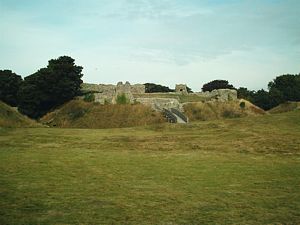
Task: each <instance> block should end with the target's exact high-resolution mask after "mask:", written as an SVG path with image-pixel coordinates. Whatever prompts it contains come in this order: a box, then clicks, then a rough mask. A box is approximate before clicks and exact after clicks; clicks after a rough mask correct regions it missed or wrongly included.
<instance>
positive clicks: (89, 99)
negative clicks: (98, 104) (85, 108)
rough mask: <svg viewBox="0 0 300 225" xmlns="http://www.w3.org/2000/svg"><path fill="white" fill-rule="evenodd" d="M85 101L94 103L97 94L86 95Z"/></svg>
mask: <svg viewBox="0 0 300 225" xmlns="http://www.w3.org/2000/svg"><path fill="white" fill-rule="evenodd" d="M83 100H84V101H85V102H94V101H95V94H94V93H87V94H85V95H84V97H83Z"/></svg>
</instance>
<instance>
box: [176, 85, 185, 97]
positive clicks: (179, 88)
mask: <svg viewBox="0 0 300 225" xmlns="http://www.w3.org/2000/svg"><path fill="white" fill-rule="evenodd" d="M175 92H176V93H181V94H184V95H187V94H188V91H187V87H186V84H176V86H175Z"/></svg>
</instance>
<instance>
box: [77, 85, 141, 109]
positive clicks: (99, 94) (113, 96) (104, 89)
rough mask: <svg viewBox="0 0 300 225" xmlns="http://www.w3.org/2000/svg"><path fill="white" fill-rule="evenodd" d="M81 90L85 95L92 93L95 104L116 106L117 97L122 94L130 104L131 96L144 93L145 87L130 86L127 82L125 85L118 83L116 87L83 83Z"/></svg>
mask: <svg viewBox="0 0 300 225" xmlns="http://www.w3.org/2000/svg"><path fill="white" fill-rule="evenodd" d="M81 90H82V91H83V92H86V93H88V92H92V93H93V94H94V96H95V102H99V103H100V104H116V100H117V97H118V96H120V95H123V94H124V95H125V96H126V98H127V99H128V100H129V102H130V103H133V102H134V97H133V94H143V93H145V85H143V84H135V85H131V84H130V83H129V82H128V81H127V82H126V83H125V84H123V83H122V82H118V84H117V85H112V84H88V83H83V84H82V85H81Z"/></svg>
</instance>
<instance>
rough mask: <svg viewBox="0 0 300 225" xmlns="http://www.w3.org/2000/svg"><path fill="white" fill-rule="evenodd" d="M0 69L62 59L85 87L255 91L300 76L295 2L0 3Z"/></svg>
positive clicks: (24, 71)
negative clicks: (222, 84)
mask: <svg viewBox="0 0 300 225" xmlns="http://www.w3.org/2000/svg"><path fill="white" fill-rule="evenodd" d="M0 30H1V31H0V69H10V70H13V71H14V72H15V73H17V74H19V75H22V77H25V76H28V75H30V74H33V73H34V72H36V71H37V70H38V69H40V68H42V67H46V66H47V64H48V61H49V60H50V59H54V58H58V57H59V56H62V55H68V56H71V57H72V58H74V59H75V63H76V64H77V65H80V66H83V67H84V70H83V73H84V76H83V80H84V82H89V83H111V84H116V83H117V82H118V81H123V82H125V81H129V82H130V83H132V84H135V83H146V82H151V83H159V84H162V85H167V86H169V87H171V88H174V87H175V84H177V83H184V84H187V85H188V86H189V87H191V88H192V89H193V90H194V91H199V90H200V89H201V87H202V86H203V84H204V83H207V82H209V81H212V80H215V79H225V80H228V81H229V82H230V83H232V84H233V85H234V86H236V87H247V88H248V89H252V90H258V89H261V88H267V84H268V82H269V81H271V80H273V79H274V78H275V77H276V76H279V75H282V74H287V73H289V74H298V73H300V1H299V0H210V1H209V0H47V1H44V0H26V1H22V0H0Z"/></svg>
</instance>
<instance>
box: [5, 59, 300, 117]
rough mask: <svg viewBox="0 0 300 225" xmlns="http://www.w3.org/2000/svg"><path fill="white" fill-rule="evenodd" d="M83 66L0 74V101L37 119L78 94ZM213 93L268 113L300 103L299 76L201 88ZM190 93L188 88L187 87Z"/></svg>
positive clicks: (58, 63)
mask: <svg viewBox="0 0 300 225" xmlns="http://www.w3.org/2000/svg"><path fill="white" fill-rule="evenodd" d="M82 69H83V67H82V66H77V65H76V64H75V60H74V59H73V58H71V57H69V56H61V57H59V58H57V59H51V60H49V62H48V65H47V67H45V68H41V69H39V70H38V71H37V72H35V73H34V74H32V75H29V76H27V77H25V78H24V79H22V77H21V76H20V75H17V74H15V73H14V72H12V71H11V70H0V100H1V101H3V102H5V103H7V104H9V105H11V106H14V107H18V110H19V111H20V112H21V113H23V114H25V115H27V116H29V117H31V118H35V119H37V118H40V117H42V116H43V115H45V114H46V113H47V112H49V111H51V110H52V109H55V108H56V107H57V106H59V105H61V104H63V103H65V102H67V101H69V100H71V99H73V98H74V97H75V96H78V95H80V94H81V91H80V86H81V84H82V79H81V78H82V76H83V74H82ZM145 88H146V93H155V92H174V89H170V88H169V87H166V86H163V85H159V84H153V83H146V84H145ZM215 89H235V90H237V93H238V98H244V99H246V100H249V101H250V102H252V103H253V104H255V105H257V106H259V107H261V108H263V109H264V110H268V109H271V108H273V107H275V106H277V105H279V104H281V103H283V102H286V101H300V73H299V74H295V75H293V74H287V75H281V76H278V77H276V78H275V79H274V80H273V81H271V82H269V84H268V90H264V89H261V90H258V91H254V90H248V89H247V88H245V87H240V88H235V87H234V86H233V85H231V84H230V83H229V82H228V81H227V80H213V81H211V82H208V83H206V84H204V85H203V86H202V91H212V90H215ZM187 90H188V92H189V93H192V90H191V88H189V87H187Z"/></svg>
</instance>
